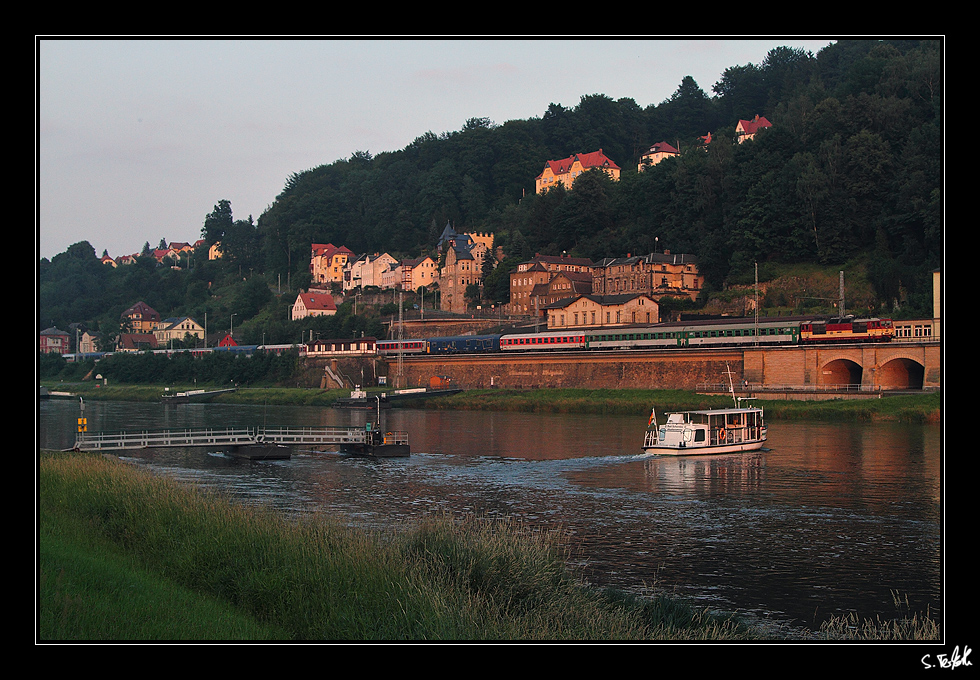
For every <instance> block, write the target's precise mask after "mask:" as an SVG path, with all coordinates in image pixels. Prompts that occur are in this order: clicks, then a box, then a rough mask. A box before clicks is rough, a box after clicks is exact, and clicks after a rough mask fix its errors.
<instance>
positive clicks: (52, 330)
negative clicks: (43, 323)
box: [38, 326, 68, 337]
mask: <svg viewBox="0 0 980 680" xmlns="http://www.w3.org/2000/svg"><path fill="white" fill-rule="evenodd" d="M38 335H64V336H65V337H68V334H67V333H65V332H64V331H61V330H58V329H57V328H55V327H54V326H52V327H51V328H45V329H44V330H43V331H41V332H40V333H39V334H38Z"/></svg>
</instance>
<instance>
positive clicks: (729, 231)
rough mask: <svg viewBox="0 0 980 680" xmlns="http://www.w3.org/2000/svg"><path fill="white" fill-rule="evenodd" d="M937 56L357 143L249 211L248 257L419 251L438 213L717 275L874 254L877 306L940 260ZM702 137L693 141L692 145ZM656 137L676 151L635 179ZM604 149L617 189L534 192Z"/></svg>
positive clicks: (514, 248)
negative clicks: (675, 256) (618, 171)
mask: <svg viewBox="0 0 980 680" xmlns="http://www.w3.org/2000/svg"><path fill="white" fill-rule="evenodd" d="M941 49H942V45H941V43H940V42H939V41H936V40H922V41H920V40H890V41H859V40H845V41H841V42H837V43H835V44H833V45H831V46H829V47H827V48H825V49H823V50H822V51H821V52H820V53H819V54H816V55H814V54H812V53H809V52H803V51H798V50H794V49H790V48H780V49H775V50H772V51H771V52H770V53H769V54H768V55H767V57H766V59H765V60H764V61H763V63H761V64H757V65H756V64H745V65H733V66H732V67H730V68H729V69H727V70H726V71H725V73H724V74H723V76H722V78H721V80H720V81H719V82H717V83H714V84H713V85H712V86H711V94H710V95H709V94H707V93H706V92H705V91H704V90H703V89H702V87H701V86H700V85H699V84H698V83H696V82H694V80H693V79H691V78H690V77H686V78H684V79H683V81H682V82H681V83H680V85H679V87H678V89H677V91H676V92H675V93H674V94H673V95H672V96H671V97H670V98H669V99H668V100H666V101H663V102H661V103H659V104H656V105H650V106H647V107H646V108H641V107H640V106H639V105H637V103H636V102H635V101H633V100H632V99H626V98H624V99H620V100H612V99H610V98H609V97H606V96H605V95H602V94H591V95H587V96H583V97H582V98H581V101H580V102H579V104H578V105H577V106H576V107H574V108H565V107H563V106H560V105H558V104H552V105H551V106H549V108H548V110H547V111H545V112H543V114H542V115H541V117H540V118H533V119H530V120H513V121H507V122H504V123H502V124H499V125H498V124H495V123H493V122H491V121H489V120H486V119H481V118H473V119H471V120H469V121H467V122H466V124H465V125H464V126H463V128H462V129H461V130H459V131H458V132H454V133H450V134H443V135H440V136H436V135H433V134H432V133H426V134H423V135H421V136H419V137H418V138H417V139H416V140H415V141H414V142H413V143H412V144H410V145H409V146H407V147H406V148H404V149H402V150H400V151H396V152H385V153H379V154H377V155H374V156H372V155H371V154H370V153H369V152H367V151H359V152H356V153H353V154H352V155H351V157H350V158H349V159H344V160H339V161H337V162H334V163H332V164H329V165H322V166H320V167H316V168H313V169H310V170H307V171H304V172H297V173H296V174H294V175H292V176H291V177H289V178H288V181H287V183H286V186H285V188H284V190H283V191H282V193H281V194H280V195H279V196H278V197H277V198H276V200H275V202H274V204H273V205H271V206H270V208H269V209H268V210H267V211H266V212H265V213H264V214H263V215H261V216H260V218H259V219H258V222H257V225H256V227H255V237H256V238H257V239H258V240H259V242H260V243H261V249H259V250H260V253H258V252H257V253H256V257H259V256H261V258H262V259H263V260H264V262H263V264H264V265H265V267H266V268H267V269H269V270H273V271H283V270H285V269H286V268H291V269H292V270H294V271H299V270H301V268H302V267H304V266H305V264H306V263H305V260H306V259H307V258H308V256H309V244H310V243H311V242H324V243H327V242H330V243H336V244H343V245H346V246H347V247H348V248H350V249H351V250H353V251H355V252H364V251H390V252H393V253H400V254H404V255H416V256H417V255H418V254H419V253H420V252H426V251H429V250H430V249H431V248H432V247H433V245H434V244H435V242H436V239H437V238H438V235H439V233H440V232H441V231H442V228H443V227H444V226H445V225H446V224H447V222H449V223H452V224H453V225H454V226H455V228H456V229H457V231H463V230H480V231H492V232H494V233H495V234H496V235H497V237H498V245H502V246H504V248H505V251H506V252H507V254H508V255H511V256H517V257H520V256H522V255H529V254H532V253H534V252H548V253H560V252H562V251H567V252H569V253H574V254H576V255H580V256H587V257H591V258H594V259H597V258H601V257H611V256H622V255H625V254H626V253H645V252H651V251H653V250H654V249H655V248H656V247H658V246H659V248H661V249H665V248H666V249H669V250H672V251H673V252H690V253H696V254H697V255H698V256H699V257H700V259H701V262H702V264H703V267H704V270H705V273H706V274H707V276H708V280H709V283H710V284H714V285H716V286H720V285H721V284H722V283H723V282H724V280H725V279H726V277H728V276H729V275H730V274H731V273H732V272H733V271H734V272H736V273H737V272H739V271H742V270H745V269H747V268H748V267H751V265H752V263H754V262H767V261H775V262H814V263H825V264H835V263H842V262H845V261H847V260H848V259H850V258H854V257H856V256H859V255H873V258H869V261H870V262H872V263H873V264H872V270H871V271H870V272H869V275H870V276H871V277H872V280H873V283H874V285H875V286H876V288H878V292H879V295H880V297H881V298H882V299H890V298H892V297H897V295H898V289H899V287H903V288H904V289H905V291H906V292H907V291H908V289H909V288H914V287H915V286H917V285H927V284H928V276H925V273H926V272H928V271H929V270H931V269H933V268H935V267H938V266H940V264H941V248H942V184H941V181H942V169H943V166H942V159H943V134H942V83H943V70H942V61H943V59H942V52H941ZM756 114H761V115H763V116H765V117H766V118H768V119H769V120H770V121H771V122H772V128H770V129H768V130H767V131H765V133H764V134H761V135H759V136H758V137H757V139H756V140H755V141H754V142H749V143H745V144H741V145H736V144H734V143H733V141H732V140H733V139H734V136H735V127H736V125H737V122H738V120H739V119H750V118H752V117H753V116H755V115H756ZM708 133H710V134H711V137H712V140H713V141H712V143H711V144H710V145H709V146H708V147H707V151H706V152H705V151H703V150H702V149H699V148H697V140H698V138H700V137H701V136H703V135H707V134H708ZM660 141H667V142H669V143H670V144H672V145H674V146H678V147H679V148H680V150H681V151H682V155H681V156H680V157H678V158H676V159H672V160H668V161H665V162H663V163H660V164H659V165H657V166H655V167H654V168H652V169H650V170H649V171H647V172H643V173H637V172H636V167H637V162H638V159H639V156H640V154H641V153H642V152H644V151H645V150H646V149H648V148H649V147H650V146H651V145H652V144H654V143H656V142H660ZM600 148H601V149H602V150H603V151H604V153H605V154H606V155H607V156H608V157H610V158H611V159H612V160H613V161H615V162H616V163H617V164H618V165H619V166H620V167H621V168H622V169H623V174H622V179H621V181H620V182H618V183H613V182H609V181H605V180H604V178H603V177H599V176H589V175H590V174H594V173H588V174H586V175H583V177H582V179H581V180H580V181H579V183H578V184H576V185H575V187H574V189H573V190H571V191H561V190H554V191H552V192H551V193H549V194H547V195H541V196H537V195H535V194H534V178H535V176H537V175H538V174H539V173H540V172H541V170H542V168H543V167H544V163H545V161H547V160H549V159H559V158H565V157H568V156H569V155H571V154H575V153H585V152H590V151H595V150H598V149H600Z"/></svg>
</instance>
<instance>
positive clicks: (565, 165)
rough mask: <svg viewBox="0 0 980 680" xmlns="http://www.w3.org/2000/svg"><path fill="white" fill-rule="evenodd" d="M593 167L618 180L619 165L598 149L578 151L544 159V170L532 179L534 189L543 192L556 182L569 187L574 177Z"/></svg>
mask: <svg viewBox="0 0 980 680" xmlns="http://www.w3.org/2000/svg"><path fill="white" fill-rule="evenodd" d="M593 169H598V170H602V171H603V172H605V173H606V174H607V175H609V176H610V177H611V178H613V179H614V180H617V181H618V180H619V166H618V165H616V164H615V163H614V162H613V161H612V160H610V159H609V158H608V157H607V156H606V154H604V153H603V152H602V149H599V150H598V151H593V152H591V153H578V154H575V155H574V156H569V157H568V158H563V159H562V160H560V161H546V162H545V164H544V170H543V171H542V172H541V174H540V175H538V176H537V177H536V178H535V180H534V190H535V192H537V193H539V194H543V193H544V192H546V191H547V190H548V189H550V188H551V187H553V186H557V185H558V184H562V185H564V187H565V188H566V189H571V188H572V183H574V182H575V178H576V177H578V176H579V175H581V174H582V173H583V172H585V171H586V170H593Z"/></svg>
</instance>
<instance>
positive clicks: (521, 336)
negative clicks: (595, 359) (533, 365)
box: [500, 331, 586, 352]
mask: <svg viewBox="0 0 980 680" xmlns="http://www.w3.org/2000/svg"><path fill="white" fill-rule="evenodd" d="M585 348H586V335H585V332H583V331H561V332H553V333H515V334H509V335H503V336H501V337H500V351H501V352H538V351H546V350H552V351H564V350H573V349H585Z"/></svg>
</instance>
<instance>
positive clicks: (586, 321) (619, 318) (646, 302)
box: [545, 295, 660, 330]
mask: <svg viewBox="0 0 980 680" xmlns="http://www.w3.org/2000/svg"><path fill="white" fill-rule="evenodd" d="M545 311H546V312H547V314H548V328H549V329H552V330H562V329H566V328H576V327H590V328H607V327H611V326H633V325H637V324H654V323H659V321H660V306H659V305H658V304H657V302H656V301H655V300H654V299H653V298H650V297H648V296H646V295H579V296H576V297H570V298H565V299H564V300H559V301H558V302H555V303H554V304H551V305H548V306H546V307H545Z"/></svg>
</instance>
